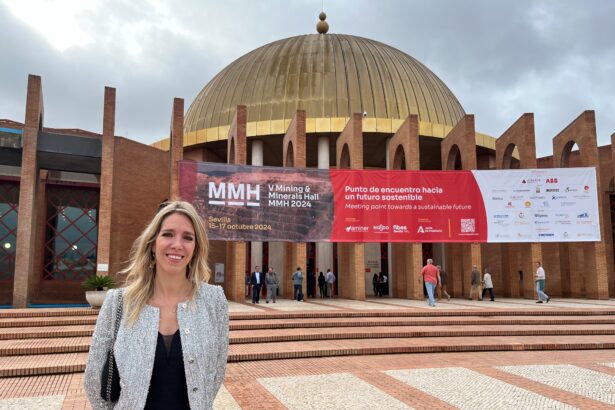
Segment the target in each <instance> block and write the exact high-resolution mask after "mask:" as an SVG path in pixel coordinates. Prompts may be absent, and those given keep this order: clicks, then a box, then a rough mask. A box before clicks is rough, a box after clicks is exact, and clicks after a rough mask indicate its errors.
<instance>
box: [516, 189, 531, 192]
mask: <svg viewBox="0 0 615 410" xmlns="http://www.w3.org/2000/svg"><path fill="white" fill-rule="evenodd" d="M530 191H531V189H513V192H530Z"/></svg>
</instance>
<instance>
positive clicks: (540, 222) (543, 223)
mask: <svg viewBox="0 0 615 410" xmlns="http://www.w3.org/2000/svg"><path fill="white" fill-rule="evenodd" d="M548 223H549V221H534V224H536V225H546V224H548Z"/></svg>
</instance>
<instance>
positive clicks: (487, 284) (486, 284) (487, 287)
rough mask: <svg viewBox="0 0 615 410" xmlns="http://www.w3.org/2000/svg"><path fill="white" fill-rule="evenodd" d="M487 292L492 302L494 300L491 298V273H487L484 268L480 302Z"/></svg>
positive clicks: (487, 270)
mask: <svg viewBox="0 0 615 410" xmlns="http://www.w3.org/2000/svg"><path fill="white" fill-rule="evenodd" d="M487 291H489V296H491V301H492V302H494V301H495V298H494V297H493V281H492V280H491V273H489V269H487V268H485V274H484V275H483V293H482V295H481V299H482V300H485V293H486V292H487Z"/></svg>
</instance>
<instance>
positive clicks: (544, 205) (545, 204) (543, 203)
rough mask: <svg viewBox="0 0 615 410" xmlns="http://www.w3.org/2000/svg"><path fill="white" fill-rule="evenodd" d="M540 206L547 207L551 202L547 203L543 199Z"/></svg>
mask: <svg viewBox="0 0 615 410" xmlns="http://www.w3.org/2000/svg"><path fill="white" fill-rule="evenodd" d="M542 206H543V208H548V207H549V206H551V204H550V203H549V201H543V202H542Z"/></svg>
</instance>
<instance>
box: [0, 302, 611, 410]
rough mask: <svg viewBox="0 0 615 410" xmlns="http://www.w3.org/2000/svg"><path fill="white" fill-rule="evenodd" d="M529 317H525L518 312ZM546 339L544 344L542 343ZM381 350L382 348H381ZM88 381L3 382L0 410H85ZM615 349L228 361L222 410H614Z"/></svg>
mask: <svg viewBox="0 0 615 410" xmlns="http://www.w3.org/2000/svg"><path fill="white" fill-rule="evenodd" d="M529 308H532V309H536V308H539V309H549V310H552V311H554V312H555V311H566V310H574V309H578V308H582V309H594V308H595V309H605V308H606V309H609V308H612V309H615V300H613V299H611V300H607V301H591V300H583V299H566V300H551V302H550V303H549V304H542V305H536V304H535V303H534V302H533V301H531V300H523V299H501V300H497V301H496V302H493V303H492V302H488V301H485V302H471V301H467V300H454V299H453V300H451V301H450V302H442V303H439V304H438V306H436V308H429V307H428V306H427V305H426V303H423V302H420V301H411V300H401V299H389V298H382V299H380V298H379V299H369V300H367V301H365V302H357V301H348V300H339V299H333V300H316V301H314V302H311V301H308V302H305V303H300V302H293V301H288V300H278V302H277V303H276V304H275V305H274V304H271V303H270V304H265V303H264V301H262V303H260V304H259V305H252V304H251V303H249V304H239V303H231V304H230V310H231V312H237V313H249V312H263V311H268V312H273V313H276V312H297V311H305V312H311V311H319V312H320V311H325V310H328V311H345V312H348V311H359V310H378V311H380V310H393V309H397V310H403V311H411V310H420V311H423V310H434V309H436V310H438V309H453V310H467V309H477V310H489V311H492V310H499V309H501V310H510V309H515V310H518V311H520V313H521V312H522V311H523V310H524V309H529ZM521 314H522V313H521ZM545 338H547V337H546V336H545ZM375 343H377V341H375ZM82 386H83V375H82V373H73V374H62V375H49V376H31V377H13V378H3V379H0V410H3V409H19V410H24V409H50V410H51V409H54V410H55V409H88V408H90V407H89V404H88V403H87V400H86V399H85V396H84V392H83V388H82ZM614 386H615V350H575V351H539V352H532V351H519V352H502V351H495V352H468V353H414V354H395V355H371V356H348V357H324V358H311V359H292V360H289V359H284V360H261V361H255V362H254V361H247V362H239V363H229V364H228V366H227V373H226V378H225V382H224V387H223V389H222V390H221V391H220V393H219V395H218V397H217V399H216V404H215V409H217V410H221V409H292V410H295V409H296V410H303V409H336V410H340V409H353V410H354V409H387V410H388V409H454V408H460V409H515V410H518V409H570V408H581V409H607V408H615V387H614Z"/></svg>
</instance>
